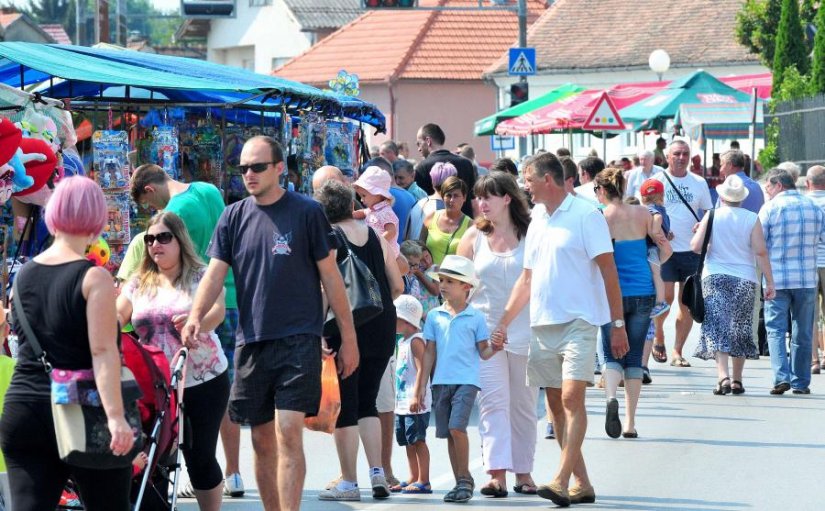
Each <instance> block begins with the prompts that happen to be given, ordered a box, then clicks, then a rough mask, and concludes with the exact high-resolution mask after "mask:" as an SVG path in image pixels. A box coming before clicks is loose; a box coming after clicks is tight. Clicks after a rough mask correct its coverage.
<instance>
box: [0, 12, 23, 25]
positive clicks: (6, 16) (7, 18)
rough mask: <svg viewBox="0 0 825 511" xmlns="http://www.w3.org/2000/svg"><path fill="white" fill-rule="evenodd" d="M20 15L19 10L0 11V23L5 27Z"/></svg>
mask: <svg viewBox="0 0 825 511" xmlns="http://www.w3.org/2000/svg"><path fill="white" fill-rule="evenodd" d="M20 16H22V14H20V13H19V12H0V25H2V26H3V28H6V27H8V26H9V25H11V24H12V23H14V22H15V21H17V20H18V19H19V18H20Z"/></svg>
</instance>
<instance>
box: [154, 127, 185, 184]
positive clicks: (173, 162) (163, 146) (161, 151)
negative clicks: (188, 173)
mask: <svg viewBox="0 0 825 511" xmlns="http://www.w3.org/2000/svg"><path fill="white" fill-rule="evenodd" d="M150 159H151V162H152V163H154V164H155V165H158V166H159V167H161V168H162V169H163V170H164V171H165V172H166V173H167V174H168V175H169V177H171V178H172V179H175V180H179V179H180V168H179V167H178V129H177V128H176V127H175V126H158V127H157V128H155V129H154V130H152V152H151V154H150Z"/></svg>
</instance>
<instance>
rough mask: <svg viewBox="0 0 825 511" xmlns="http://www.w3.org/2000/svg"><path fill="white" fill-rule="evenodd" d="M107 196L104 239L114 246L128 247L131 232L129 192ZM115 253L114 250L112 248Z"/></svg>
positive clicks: (108, 194) (107, 194)
mask: <svg viewBox="0 0 825 511" xmlns="http://www.w3.org/2000/svg"><path fill="white" fill-rule="evenodd" d="M105 196H106V226H105V227H104V228H103V234H102V236H103V238H104V239H105V240H106V241H107V242H108V243H109V246H110V247H111V246H112V245H128V244H129V240H131V239H132V238H131V235H130V232H129V210H130V204H129V200H130V199H129V192H114V193H112V192H108V193H106V194H105ZM112 251H113V252H114V248H112Z"/></svg>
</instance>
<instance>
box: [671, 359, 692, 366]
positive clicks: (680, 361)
mask: <svg viewBox="0 0 825 511" xmlns="http://www.w3.org/2000/svg"><path fill="white" fill-rule="evenodd" d="M670 365H672V366H673V367H690V362H688V361H687V360H685V357H673V360H671V361H670Z"/></svg>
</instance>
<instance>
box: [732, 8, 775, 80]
mask: <svg viewBox="0 0 825 511" xmlns="http://www.w3.org/2000/svg"><path fill="white" fill-rule="evenodd" d="M781 13H782V0H746V2H745V3H744V5H742V10H741V11H739V12H738V13H737V14H736V29H735V33H736V40H737V41H739V44H741V45H743V46H745V47H746V48H748V50H750V52H751V53H756V54H758V55H759V57H760V60H761V61H762V64H764V65H765V66H766V67H768V68H771V67H773V54H774V47H775V46H776V32H777V29H778V27H779V18H780V14H781Z"/></svg>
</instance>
